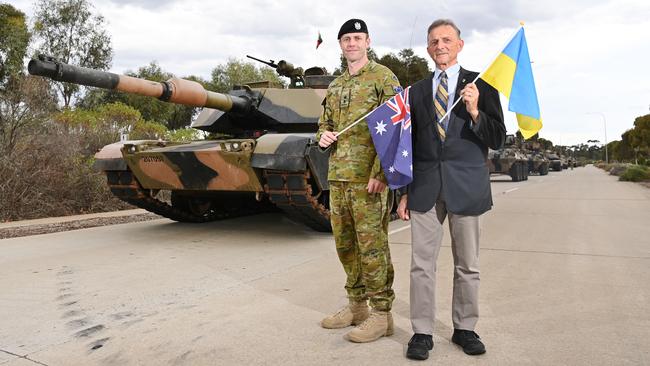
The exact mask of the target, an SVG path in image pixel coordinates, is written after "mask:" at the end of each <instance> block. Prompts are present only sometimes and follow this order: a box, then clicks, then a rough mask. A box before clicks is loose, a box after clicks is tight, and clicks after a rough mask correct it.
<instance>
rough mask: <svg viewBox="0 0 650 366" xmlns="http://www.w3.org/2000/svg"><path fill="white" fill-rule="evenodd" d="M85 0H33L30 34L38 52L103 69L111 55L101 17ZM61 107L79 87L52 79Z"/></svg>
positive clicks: (105, 68) (70, 62)
mask: <svg viewBox="0 0 650 366" xmlns="http://www.w3.org/2000/svg"><path fill="white" fill-rule="evenodd" d="M91 8H92V5H91V4H90V3H89V2H88V1H87V0H37V2H36V4H35V14H34V35H35V36H36V37H37V39H38V41H39V43H38V45H37V47H36V49H37V50H38V52H39V53H44V54H47V55H49V56H53V57H55V58H57V59H58V60H59V61H62V62H65V63H67V64H72V65H76V66H82V67H88V68H92V69H98V70H107V69H108V68H109V67H110V64H111V60H112V57H113V49H112V47H111V39H110V36H109V35H108V33H106V31H105V30H104V17H102V16H101V15H93V13H92V11H91ZM55 85H56V88H57V90H58V92H59V94H60V95H61V98H62V99H63V105H64V106H65V107H68V106H70V104H71V101H72V100H73V99H74V98H75V97H76V96H78V94H79V90H80V87H79V86H78V85H74V84H69V83H55Z"/></svg>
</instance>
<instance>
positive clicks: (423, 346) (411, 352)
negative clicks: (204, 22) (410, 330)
mask: <svg viewBox="0 0 650 366" xmlns="http://www.w3.org/2000/svg"><path fill="white" fill-rule="evenodd" d="M432 349H433V336H431V335H430V334H421V333H415V334H414V335H413V337H411V340H410V341H409V348H408V349H407V350H406V357H408V358H410V359H412V360H426V359H427V358H429V351H430V350H432Z"/></svg>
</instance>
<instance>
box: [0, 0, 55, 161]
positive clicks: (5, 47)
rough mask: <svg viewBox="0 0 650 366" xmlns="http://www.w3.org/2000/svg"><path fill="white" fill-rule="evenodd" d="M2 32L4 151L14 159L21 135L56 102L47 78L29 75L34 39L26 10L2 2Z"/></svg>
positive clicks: (0, 136) (0, 149)
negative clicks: (27, 59)
mask: <svg viewBox="0 0 650 366" xmlns="http://www.w3.org/2000/svg"><path fill="white" fill-rule="evenodd" d="M0 36H1V37H0V153H2V155H3V158H7V159H11V158H12V154H13V151H14V148H15V146H16V145H17V144H18V143H19V141H20V140H21V138H22V137H24V136H26V135H28V134H30V133H31V132H33V131H34V130H36V128H37V126H38V125H39V124H40V123H42V121H43V120H45V119H46V118H47V116H48V115H49V113H50V112H51V111H52V110H53V109H54V107H55V104H54V98H53V95H52V93H51V89H50V86H49V84H48V83H47V82H46V81H45V80H44V79H42V78H38V77H32V76H25V73H24V70H23V58H24V56H25V54H26V53H27V46H28V44H29V41H30V34H29V32H28V31H27V24H26V23H25V14H23V13H22V12H20V11H19V10H17V9H15V8H14V7H12V6H11V5H8V4H0Z"/></svg>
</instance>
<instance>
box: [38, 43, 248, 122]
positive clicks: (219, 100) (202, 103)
mask: <svg viewBox="0 0 650 366" xmlns="http://www.w3.org/2000/svg"><path fill="white" fill-rule="evenodd" d="M27 70H28V71H29V73H30V74H31V75H37V76H43V77H47V78H50V79H52V80H55V81H63V82H67V83H72V84H79V85H84V86H92V87H97V88H102V89H109V90H119V91H122V92H125V93H131V94H138V95H144V96H148V97H153V98H158V99H160V100H162V101H165V102H170V103H176V104H183V105H189V106H193V107H208V108H214V109H219V110H222V111H224V112H229V111H234V112H247V111H248V110H249V109H250V104H251V103H250V101H249V100H248V99H247V98H243V97H237V96H233V95H228V94H222V93H216V92H213V91H209V90H205V88H203V86H202V85H201V84H199V83H197V82H195V81H190V80H185V79H179V78H172V79H169V80H167V81H164V82H157V81H150V80H145V79H139V78H135V77H131V76H126V75H118V74H113V73H110V72H106V71H99V70H93V69H89V68H85V67H79V66H73V65H68V64H65V63H62V62H59V61H58V60H56V59H54V58H52V57H49V56H43V55H39V56H38V59H32V60H31V61H29V64H28V66H27Z"/></svg>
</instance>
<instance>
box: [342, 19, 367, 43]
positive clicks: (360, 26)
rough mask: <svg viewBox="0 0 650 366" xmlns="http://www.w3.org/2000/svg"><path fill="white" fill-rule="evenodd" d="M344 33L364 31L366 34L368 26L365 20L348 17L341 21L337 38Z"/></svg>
mask: <svg viewBox="0 0 650 366" xmlns="http://www.w3.org/2000/svg"><path fill="white" fill-rule="evenodd" d="M346 33H365V34H368V27H367V26H366V22H364V21H363V20H361V19H350V20H348V21H347V22H345V23H343V25H342V26H341V29H340V30H339V36H338V39H341V37H342V36H343V35H344V34H346Z"/></svg>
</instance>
